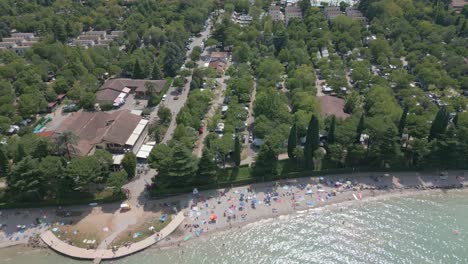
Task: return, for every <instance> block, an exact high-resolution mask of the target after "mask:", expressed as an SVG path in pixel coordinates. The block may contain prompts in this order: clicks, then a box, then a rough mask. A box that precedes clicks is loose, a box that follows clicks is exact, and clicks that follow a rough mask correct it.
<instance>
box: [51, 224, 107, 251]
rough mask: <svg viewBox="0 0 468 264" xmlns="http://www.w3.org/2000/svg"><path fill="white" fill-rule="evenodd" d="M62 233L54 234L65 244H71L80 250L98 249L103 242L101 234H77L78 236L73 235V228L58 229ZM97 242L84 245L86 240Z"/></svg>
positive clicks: (61, 227)
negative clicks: (100, 237)
mask: <svg viewBox="0 0 468 264" xmlns="http://www.w3.org/2000/svg"><path fill="white" fill-rule="evenodd" d="M58 228H59V229H60V231H58V232H53V233H54V234H55V235H56V236H57V237H58V238H59V239H60V240H63V241H65V242H71V245H73V246H76V247H80V248H96V247H97V246H98V245H99V243H101V240H100V239H99V237H98V236H99V234H97V233H81V232H77V233H76V234H74V233H73V231H74V230H72V227H63V226H60V227H58ZM85 239H86V240H96V242H95V243H93V244H87V243H84V242H83V241H84V240H85Z"/></svg>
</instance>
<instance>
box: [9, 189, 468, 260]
mask: <svg viewBox="0 0 468 264" xmlns="http://www.w3.org/2000/svg"><path fill="white" fill-rule="evenodd" d="M454 231H456V232H455V233H458V234H455V233H454ZM0 256H1V258H0V263H21V264H22V263H38V264H42V263H44V264H45V263H58V264H62V263H63V264H64V263H83V262H79V261H75V260H70V259H67V258H64V257H62V256H59V255H57V254H55V253H52V252H50V251H46V250H28V249H24V248H10V249H3V250H0ZM113 263H128V264H129V263H142V264H145V263H158V264H176V263H226V264H230V263H236V264H237V263H252V264H254V263H255V264H256V263H288V264H289V263H468V193H467V192H466V191H463V192H462V191H451V192H449V193H441V192H439V193H425V194H420V195H417V196H410V197H402V198H387V199H381V200H376V201H364V202H359V203H358V202H355V203H352V204H346V205H333V206H329V207H325V208H319V209H315V210H312V211H307V212H305V213H303V214H297V215H291V216H285V217H281V218H279V219H274V220H264V221H261V222H258V223H253V224H250V225H248V226H246V227H244V228H242V229H236V230H231V231H227V232H224V233H220V234H215V235H213V236H210V237H204V238H200V239H196V240H192V241H190V242H189V243H186V244H185V245H183V246H181V247H180V248H172V249H163V250H160V249H149V250H146V251H144V252H141V253H138V254H136V255H134V256H130V257H128V258H125V259H121V260H116V261H114V262H113Z"/></svg>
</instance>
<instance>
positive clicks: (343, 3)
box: [340, 1, 349, 12]
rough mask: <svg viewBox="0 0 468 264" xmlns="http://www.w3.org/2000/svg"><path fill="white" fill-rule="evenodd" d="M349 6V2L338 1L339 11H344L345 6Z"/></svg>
mask: <svg viewBox="0 0 468 264" xmlns="http://www.w3.org/2000/svg"><path fill="white" fill-rule="evenodd" d="M347 7H349V4H348V3H346V2H344V1H341V2H340V11H341V12H344V11H345V10H346V8H347Z"/></svg>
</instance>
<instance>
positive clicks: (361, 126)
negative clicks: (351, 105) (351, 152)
mask: <svg viewBox="0 0 468 264" xmlns="http://www.w3.org/2000/svg"><path fill="white" fill-rule="evenodd" d="M364 126H365V124H364V114H362V115H361V118H360V119H359V123H358V125H357V128H356V141H355V142H356V143H359V142H361V135H362V132H364Z"/></svg>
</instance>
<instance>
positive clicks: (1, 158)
mask: <svg viewBox="0 0 468 264" xmlns="http://www.w3.org/2000/svg"><path fill="white" fill-rule="evenodd" d="M8 169H9V162H8V157H7V155H6V154H5V151H4V150H3V148H0V173H1V174H0V175H2V176H4V175H5V174H7V173H8Z"/></svg>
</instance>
